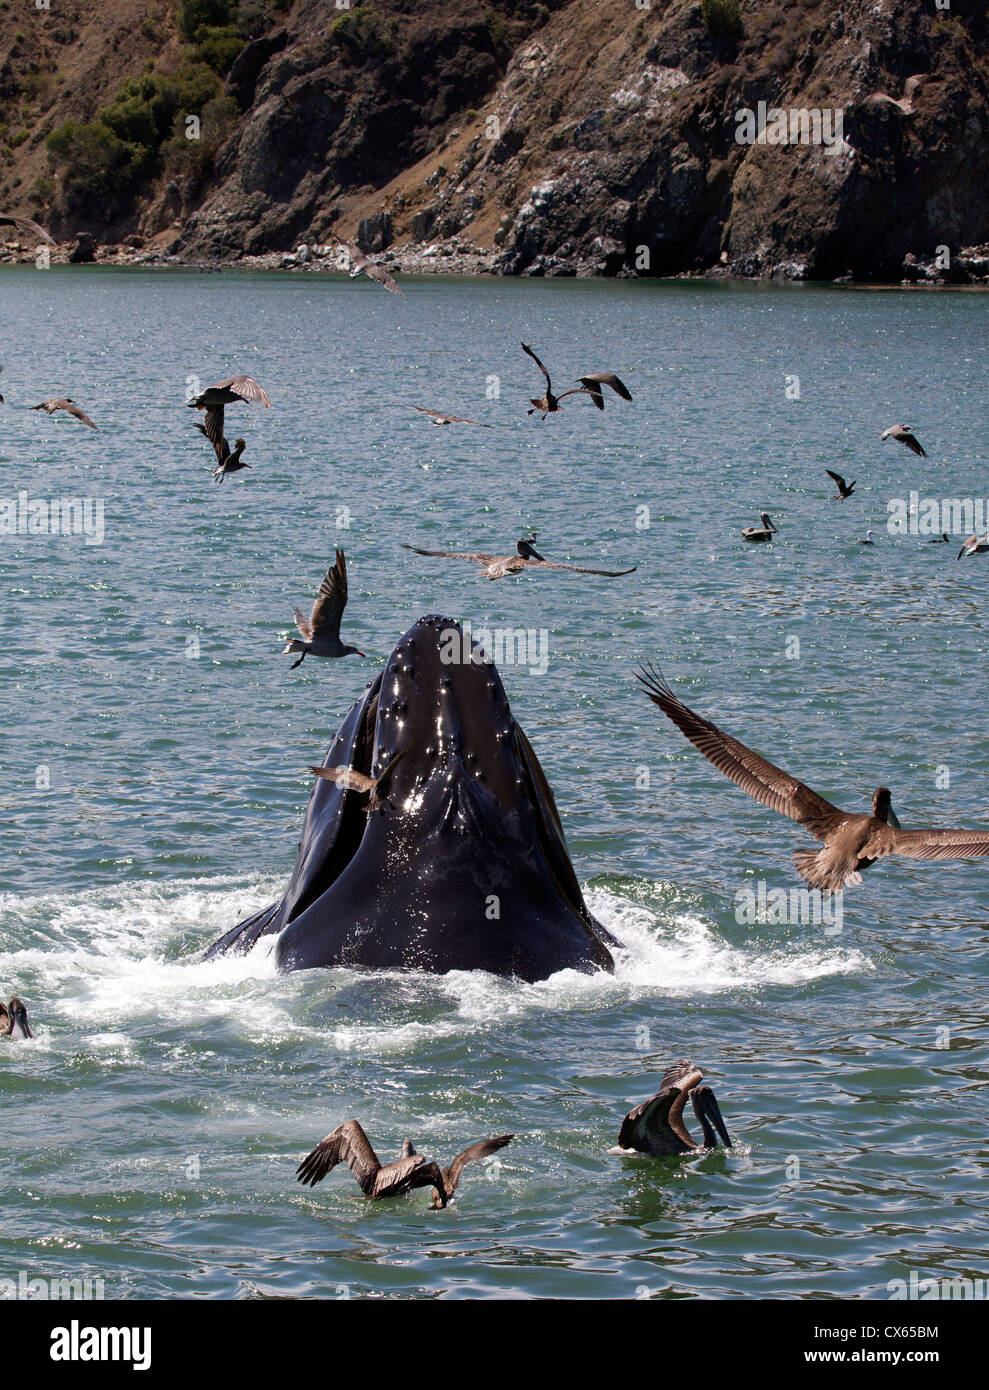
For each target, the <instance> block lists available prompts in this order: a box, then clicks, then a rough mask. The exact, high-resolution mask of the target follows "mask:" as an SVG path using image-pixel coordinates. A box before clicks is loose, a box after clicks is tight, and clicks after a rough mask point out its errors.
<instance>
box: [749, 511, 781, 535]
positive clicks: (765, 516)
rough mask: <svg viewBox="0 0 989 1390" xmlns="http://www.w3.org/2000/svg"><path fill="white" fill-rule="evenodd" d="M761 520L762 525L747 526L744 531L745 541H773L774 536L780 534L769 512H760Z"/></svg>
mask: <svg viewBox="0 0 989 1390" xmlns="http://www.w3.org/2000/svg"><path fill="white" fill-rule="evenodd" d="M759 520H760V521H761V522H762V525H761V526H746V527H745V529H744V530H743V532H742V540H743V541H771V540H772V539H773V537H774V536H776V535H779V532H778V531H777V529H776V527H775V526H774V524H773V521H772V518H771V517H770V515H769V513H768V512H760V513H759Z"/></svg>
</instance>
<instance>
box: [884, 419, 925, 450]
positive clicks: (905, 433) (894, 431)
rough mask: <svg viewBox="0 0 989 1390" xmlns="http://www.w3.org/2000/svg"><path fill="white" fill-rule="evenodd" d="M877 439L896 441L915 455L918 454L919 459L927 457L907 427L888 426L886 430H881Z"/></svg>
mask: <svg viewBox="0 0 989 1390" xmlns="http://www.w3.org/2000/svg"><path fill="white" fill-rule="evenodd" d="M879 438H880V439H896V440H898V441H899V442H900V443H901V444H905V445H906V446H907V448H908V449H912V450H913V452H914V453H915V454H920V456H921V458H926V457H927V452H926V450H925V449H924V447H923V445H922V444H921V443H920V441H919V440H918V438H917V436H916V435H915V434H914V432H913V430H912V429H911V428H910V426H909V425H890V427H889V429H888V430H883V432H882V434H881V435H880V436H879Z"/></svg>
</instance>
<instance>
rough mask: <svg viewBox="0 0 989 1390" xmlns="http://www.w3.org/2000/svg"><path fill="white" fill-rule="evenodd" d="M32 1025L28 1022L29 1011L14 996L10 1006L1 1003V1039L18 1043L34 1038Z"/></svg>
mask: <svg viewBox="0 0 989 1390" xmlns="http://www.w3.org/2000/svg"><path fill="white" fill-rule="evenodd" d="M33 1037H34V1033H33V1032H32V1031H31V1025H30V1024H29V1023H28V1021H27V1009H26V1008H25V1007H24V1005H23V1004H22V1003H21V1001H20V1000H19V999H18V997H17V995H16V994H15V995H13V996H12V998H11V1000H10V1003H9V1004H4V1003H2V1002H0V1038H10V1039H11V1041H12V1042H17V1041H19V1040H21V1039H24V1038H33Z"/></svg>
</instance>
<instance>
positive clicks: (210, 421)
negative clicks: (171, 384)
mask: <svg viewBox="0 0 989 1390" xmlns="http://www.w3.org/2000/svg"><path fill="white" fill-rule="evenodd" d="M237 401H247V402H248V404H250V403H251V402H252V401H253V402H255V403H257V404H258V405H263V406H264V407H265V409H266V410H267V408H268V407H269V406H270V405H271V401H270V400H269V399H268V393H267V391H266V390H265V389H264V387H263V386H261V385H259V383H258V382H256V381H255V380H254V378H253V377H252V376H228V377H227V379H226V381H218V382H217V383H216V385H215V386H207V388H206V390H205V391H200V393H199V395H198V396H193V398H192V400H191V401H187V402H186V404H187V405H188V406H189V407H190V408H191V409H193V410H202V411H204V412H205V419H204V421H203V423H202V424H201V425H197V426H196V428H197V429H199V430H200V431H201V432H202V433H203V434H204V435H205V436H206V438H207V439H208V440H209V442H210V443H211V444H212V446H213V451H214V453H215V454H216V457H217V460H218V466H217V468H216V470H215V471H214V473H213V477H214V478H216V480H217V482H222V481H223V478H224V475H225V474H227V473H236V472H237V470H238V469H240V468H250V466H251V465H250V464H249V463H241V462H240V456H241V454H242V453H243V452H244V448H245V445H244V441H243V440H242V439H238V440H237V444H236V446H235V447H234V449H233V450H231V448H230V445H229V444H228V443H227V441H226V439H225V438H224V437H223V409H224V406H228V405H234V404H235V403H236V402H237Z"/></svg>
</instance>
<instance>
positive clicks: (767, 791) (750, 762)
mask: <svg viewBox="0 0 989 1390" xmlns="http://www.w3.org/2000/svg"><path fill="white" fill-rule="evenodd" d="M636 675H637V677H638V679H639V680H640V681H641V682H642V684H643V685H644V686H645V688H646V694H647V695H648V696H649V698H650V700H652V702H653V704H655V705H658V706H659V708H660V709H661V710H662V711H663V713H664V714H665V715H666V717H667V719H669V720H671V721H672V722H673V723H674V724H675V725H676V726H677V728H678V729H679V730H680V732H681V733H682V734H683V735H684V736H685V737H686V738H688V739H689V740H690V742H691V743H692V744H693V745H694V747H695V748H699V749H700V751H701V752H702V753H703V754H704V756H705V758H707V759H708V761H709V762H711V763H713V764H714V766H715V767H716V768H717V769H718V771H719V772H722V773H724V775H725V776H726V777H728V778H729V779H730V780H731V781H732V782H734V783H735V785H736V786H738V787H741V788H742V790H743V791H744V792H747V793H748V794H749V796H751V797H752V798H753V799H754V800H756V801H759V802H761V803H762V804H763V806H769V807H771V808H772V810H774V811H778V812H779V813H780V815H782V816H789V818H790V820H795V821H796V822H797V823H798V824H799V825H802V826H803V827H804V829H805V830H806V831H808V832H809V833H810V834H811V835H813V836H814V838H815V839H816V840H823V841H824V848H823V849H821V850H797V851H796V852H795V853H794V856H793V857H794V860H795V861H796V865H797V872H798V873H799V875H800V877H801V878H802V879H803V880H804V882H805V883H808V884H809V885H810V887H811V888H818V889H820V890H821V892H824V893H834V892H837V891H838V890H839V889H841V888H845V887H847V886H848V885H849V884H855V883H861V882H862V874H861V870H862V869H867V868H868V867H869V865H870V864H873V863H875V861H876V860H877V859H884V858H886V857H887V856H888V855H892V854H899V855H903V856H904V857H905V858H907V859H972V858H977V857H979V856H981V855H986V854H989V830H903V829H902V828H901V826H900V823H899V821H898V820H897V819H896V816H895V815H894V814H893V810H892V805H891V798H890V791H889V788H888V787H877V788H876V790H875V793H874V794H873V798H872V814H871V815H868V814H864V813H862V814H857V815H856V814H853V813H851V812H849V811H843V810H841V808H840V807H838V806H834V805H833V804H832V803H831V802H830V801H826V800H825V799H824V797H823V796H818V794H817V792H815V791H812V790H811V788H810V787H808V786H807V785H806V784H805V783H803V782H798V781H797V779H796V778H795V777H791V776H790V774H789V773H788V772H784V771H783V769H782V768H779V767H776V766H775V765H774V764H773V763H771V762H769V761H768V760H767V759H766V758H761V757H760V756H759V754H758V753H753V752H752V750H751V748H747V747H746V746H745V744H744V743H740V742H739V741H738V739H735V738H732V737H731V735H730V734H726V733H723V732H722V730H721V729H719V728H718V727H717V725H716V724H712V723H711V722H710V720H708V719H705V718H704V717H703V715H700V714H696V713H695V712H694V711H693V710H692V709H690V708H689V707H688V706H687V705H685V704H684V703H683V701H682V700H681V699H679V697H678V696H676V695H674V693H673V691H672V690H671V689H670V687H669V685H668V684H667V682H666V681H665V680H664V679H663V677H662V676H661V675H659V673H658V672H656V671H655V670H654V669H653V668H652V667H649V668H648V669H647V668H645V667H643V669H642V674H641V675H640V674H639V673H638V672H636Z"/></svg>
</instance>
